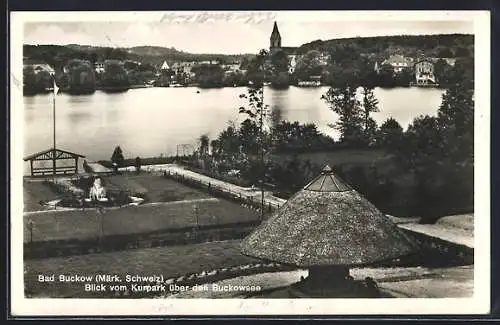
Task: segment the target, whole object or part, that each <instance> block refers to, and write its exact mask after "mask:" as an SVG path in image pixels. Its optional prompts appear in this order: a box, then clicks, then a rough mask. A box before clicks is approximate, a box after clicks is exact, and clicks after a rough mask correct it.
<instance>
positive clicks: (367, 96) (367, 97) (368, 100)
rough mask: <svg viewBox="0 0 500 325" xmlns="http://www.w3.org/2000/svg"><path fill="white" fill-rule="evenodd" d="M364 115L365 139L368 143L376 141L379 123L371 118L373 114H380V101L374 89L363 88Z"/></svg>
mask: <svg viewBox="0 0 500 325" xmlns="http://www.w3.org/2000/svg"><path fill="white" fill-rule="evenodd" d="M361 107H362V115H363V120H364V125H363V126H364V131H365V137H366V139H367V141H368V142H372V141H374V140H375V139H374V136H375V133H376V130H377V123H376V122H375V121H374V120H373V119H372V118H371V117H370V114H371V113H374V112H378V111H379V109H378V100H377V98H376V97H375V94H374V93H373V88H372V87H369V86H364V87H363V101H362V105H361Z"/></svg>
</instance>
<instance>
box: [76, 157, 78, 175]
mask: <svg viewBox="0 0 500 325" xmlns="http://www.w3.org/2000/svg"><path fill="white" fill-rule="evenodd" d="M75 174H78V156H75Z"/></svg>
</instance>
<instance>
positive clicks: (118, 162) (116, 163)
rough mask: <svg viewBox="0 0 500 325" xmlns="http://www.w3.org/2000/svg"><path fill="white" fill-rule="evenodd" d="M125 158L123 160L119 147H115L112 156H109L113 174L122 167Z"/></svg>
mask: <svg viewBox="0 0 500 325" xmlns="http://www.w3.org/2000/svg"><path fill="white" fill-rule="evenodd" d="M124 161H125V158H123V152H122V148H120V146H117V147H115V150H114V151H113V154H112V155H111V163H113V167H114V169H115V172H118V168H120V167H122V166H123V162H124Z"/></svg>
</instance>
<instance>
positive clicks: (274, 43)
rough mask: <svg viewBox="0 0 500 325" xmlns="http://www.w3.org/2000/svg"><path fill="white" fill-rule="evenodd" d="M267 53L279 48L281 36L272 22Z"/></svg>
mask: <svg viewBox="0 0 500 325" xmlns="http://www.w3.org/2000/svg"><path fill="white" fill-rule="evenodd" d="M270 41H271V42H270V46H269V51H271V52H272V51H274V50H277V49H279V48H281V35H280V32H279V30H278V25H277V24H276V22H274V27H273V32H272V33H271V39H270Z"/></svg>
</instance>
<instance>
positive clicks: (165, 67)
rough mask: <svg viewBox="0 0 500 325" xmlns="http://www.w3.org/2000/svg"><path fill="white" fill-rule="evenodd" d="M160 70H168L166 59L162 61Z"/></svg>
mask: <svg viewBox="0 0 500 325" xmlns="http://www.w3.org/2000/svg"><path fill="white" fill-rule="evenodd" d="M160 70H170V67H169V65H168V63H167V61H163V64H162V65H161V67H160Z"/></svg>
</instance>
